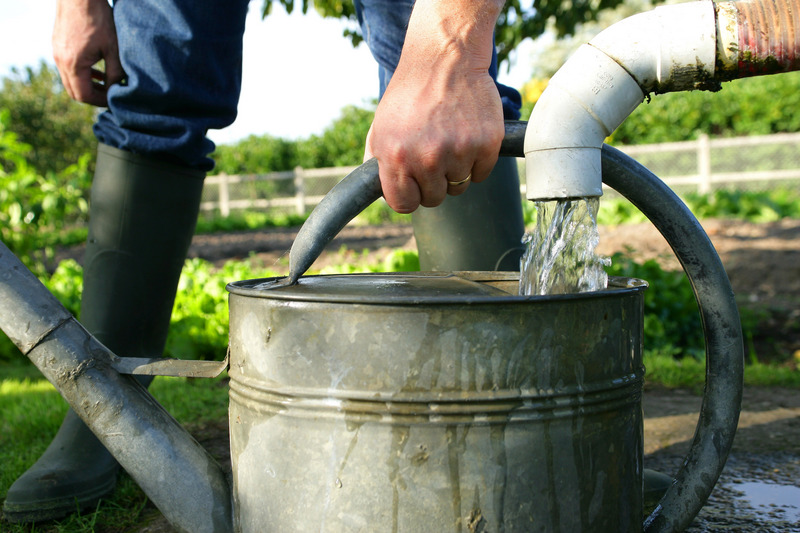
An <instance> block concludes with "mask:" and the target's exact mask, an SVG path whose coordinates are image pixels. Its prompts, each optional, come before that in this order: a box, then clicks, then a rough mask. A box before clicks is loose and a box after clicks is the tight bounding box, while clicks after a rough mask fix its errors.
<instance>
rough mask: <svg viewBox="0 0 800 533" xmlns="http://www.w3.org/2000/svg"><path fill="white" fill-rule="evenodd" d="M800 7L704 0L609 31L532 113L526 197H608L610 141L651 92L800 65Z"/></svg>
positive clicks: (575, 59) (585, 49)
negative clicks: (605, 155) (604, 165)
mask: <svg viewBox="0 0 800 533" xmlns="http://www.w3.org/2000/svg"><path fill="white" fill-rule="evenodd" d="M797 13H800V1H798V0H789V1H787V2H772V1H770V0H754V1H750V0H739V1H730V2H719V3H714V2H712V1H710V0H702V1H699V2H690V3H684V4H674V5H668V6H661V7H658V8H656V9H654V10H652V11H648V12H645V13H641V14H638V15H634V16H632V17H628V18H626V19H624V20H622V21H620V22H618V23H616V24H614V25H612V26H610V27H609V28H607V29H606V30H604V31H603V32H601V33H600V34H599V35H597V37H595V38H594V39H593V40H592V41H590V42H589V43H588V44H585V45H583V46H581V47H580V48H579V49H578V50H577V51H576V52H575V54H574V55H573V56H572V57H570V59H569V60H568V61H567V62H566V63H565V64H564V65H563V66H562V67H561V69H559V71H558V72H557V73H556V74H555V75H554V76H553V78H552V79H551V80H550V82H549V84H548V86H547V88H546V89H545V90H544V92H543V93H542V95H541V97H540V98H539V101H538V102H537V103H536V106H535V107H534V109H533V112H532V113H531V117H530V119H529V124H530V125H529V127H528V130H527V133H526V135H525V148H524V151H525V159H526V172H527V176H526V177H527V197H528V199H529V200H555V199H560V198H577V197H587V196H588V197H591V196H600V195H602V178H601V155H600V154H601V149H602V145H603V141H604V140H605V139H606V137H608V136H609V135H611V133H613V131H614V130H615V129H616V128H617V127H618V126H619V125H620V124H622V122H623V121H624V120H625V119H626V118H627V117H628V115H630V113H631V112H633V110H634V109H636V107H637V106H638V105H639V104H640V103H641V102H642V101H643V100H644V98H645V96H647V95H649V94H651V93H655V94H659V93H665V92H676V91H686V90H695V89H705V90H714V91H716V90H719V89H720V87H721V84H720V82H722V81H728V80H732V79H736V78H742V77H745V76H754V75H760V74H773V73H776V72H788V71H792V70H797V69H798V68H800V37H799V36H798V35H796V32H794V31H793V29H794V28H795V27H796V26H797V23H798V21H797V20H796V18H797ZM767 29H768V31H766V30H767ZM761 30H764V31H761Z"/></svg>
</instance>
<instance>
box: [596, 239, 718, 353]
mask: <svg viewBox="0 0 800 533" xmlns="http://www.w3.org/2000/svg"><path fill="white" fill-rule="evenodd" d="M606 271H607V272H608V274H609V275H610V276H624V277H629V278H640V279H643V280H645V281H647V282H648V283H649V284H650V288H649V289H648V290H647V291H646V292H645V297H644V336H645V348H647V349H648V351H652V352H655V353H660V354H663V355H672V356H682V355H691V356H694V357H696V358H701V357H702V355H703V353H704V344H705V343H704V342H703V334H702V328H701V325H700V315H699V310H698V308H697V301H696V300H695V297H694V292H693V291H692V286H691V284H690V283H689V279H688V278H687V277H686V275H685V274H684V273H683V272H682V271H670V270H663V269H662V268H661V267H660V266H659V264H658V263H657V262H656V261H654V260H652V259H651V260H648V261H645V262H644V263H641V264H639V263H636V262H634V261H633V260H631V259H630V258H629V257H626V256H625V255H623V254H619V253H617V254H614V255H613V256H612V258H611V266H609V267H607V268H606Z"/></svg>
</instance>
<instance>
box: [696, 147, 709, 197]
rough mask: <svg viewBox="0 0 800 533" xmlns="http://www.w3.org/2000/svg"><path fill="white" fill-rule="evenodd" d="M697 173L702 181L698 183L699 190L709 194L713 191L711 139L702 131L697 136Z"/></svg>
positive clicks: (701, 192)
mask: <svg viewBox="0 0 800 533" xmlns="http://www.w3.org/2000/svg"><path fill="white" fill-rule="evenodd" d="M697 173H698V175H699V176H700V182H699V183H698V184H697V192H698V193H700V194H708V193H710V192H711V141H710V140H709V138H708V135H707V134H705V133H701V134H700V136H699V137H698V138H697Z"/></svg>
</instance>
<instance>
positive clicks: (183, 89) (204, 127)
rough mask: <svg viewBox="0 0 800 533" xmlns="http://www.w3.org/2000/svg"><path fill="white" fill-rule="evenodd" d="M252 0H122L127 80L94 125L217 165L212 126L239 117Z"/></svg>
mask: <svg viewBox="0 0 800 533" xmlns="http://www.w3.org/2000/svg"><path fill="white" fill-rule="evenodd" d="M247 4H248V0H232V1H226V2H220V1H219V0H117V1H115V2H114V23H115V25H116V29H117V40H118V42H119V55H120V60H121V61H122V68H123V69H124V70H125V74H126V80H125V81H124V82H123V83H122V84H118V85H113V86H111V87H110V88H109V91H108V110H107V111H104V112H103V113H101V114H100V116H99V117H98V119H97V123H96V124H95V127H94V131H95V135H96V136H97V138H98V140H99V141H100V142H102V143H104V144H108V145H110V146H113V147H114V148H119V149H122V150H126V151H129V152H133V153H138V154H142V155H149V156H154V157H160V158H163V159H166V160H170V161H173V162H177V163H181V164H184V165H187V166H189V167H192V168H197V169H200V170H210V169H211V168H212V167H213V161H212V160H211V159H210V158H208V154H209V153H211V152H212V151H213V150H214V143H212V142H211V141H210V140H209V139H208V138H206V133H207V132H208V130H209V129H211V128H215V129H219V128H224V127H225V126H228V125H230V124H231V123H232V122H233V121H234V119H235V118H236V107H237V105H238V101H239V93H240V90H241V83H242V36H243V35H244V25H245V18H246V16H247Z"/></svg>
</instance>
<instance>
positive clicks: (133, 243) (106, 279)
mask: <svg viewBox="0 0 800 533" xmlns="http://www.w3.org/2000/svg"><path fill="white" fill-rule="evenodd" d="M203 178H204V173H203V172H201V171H196V170H192V169H188V168H185V167H182V166H179V165H175V164H171V163H166V162H163V161H160V160H157V159H154V158H150V157H143V156H139V155H135V154H131V153H129V152H125V151H123V150H117V149H116V148H111V147H109V146H105V145H100V147H99V148H98V153H97V167H96V171H95V176H94V181H93V183H92V196H91V204H90V206H91V210H90V222H89V240H88V243H87V246H86V255H85V260H84V271H83V278H84V287H83V297H82V304H81V323H82V324H83V325H84V326H85V327H86V329H87V330H88V331H89V332H91V333H92V334H93V335H95V336H96V337H97V338H98V339H99V340H100V342H102V343H103V344H105V345H106V346H107V347H108V348H109V349H111V350H112V351H113V352H114V353H116V354H117V355H119V356H121V357H125V356H129V357H154V356H160V355H161V354H162V353H163V350H164V345H165V343H166V338H167V331H168V328H169V321H170V315H171V314H172V306H173V303H174V300H175V292H176V289H177V286H178V279H179V277H180V273H181V268H182V267H183V263H184V261H185V259H186V253H187V251H188V249H189V245H190V244H191V240H192V235H193V234H194V228H195V224H196V223H197V213H198V210H199V206H200V194H201V192H202V189H203ZM143 384H145V385H147V384H149V380H144V383H143ZM118 469H119V466H118V464H117V462H116V460H115V459H114V458H113V457H112V456H111V454H109V453H108V451H106V449H105V447H103V445H102V444H101V443H100V441H99V440H98V439H97V438H96V437H95V436H94V434H93V433H92V432H91V431H90V430H89V429H88V428H87V427H86V425H85V424H84V423H83V422H82V421H81V420H80V418H78V416H77V415H76V414H75V413H74V412H73V411H72V410H70V411H69V412H68V413H67V415H66V417H65V418H64V422H63V423H62V425H61V429H59V430H58V433H57V434H56V436H55V438H54V439H53V442H52V443H51V444H50V446H49V447H48V448H47V450H46V451H45V452H44V454H43V455H42V456H41V458H40V459H39V460H38V461H37V462H36V463H35V464H34V465H33V466H32V467H31V468H30V469H29V470H28V471H27V472H25V473H24V474H23V475H22V476H21V477H20V478H19V479H17V480H16V481H15V482H14V484H13V485H11V488H10V489H9V490H8V494H7V496H6V500H5V503H4V504H3V513H4V515H5V517H6V519H7V520H8V521H9V522H41V521H45V520H53V519H57V518H62V517H64V516H66V515H68V514H71V513H73V512H75V511H77V510H79V509H80V510H83V509H87V508H92V507H95V506H96V505H97V503H98V502H99V500H100V499H101V498H103V497H105V496H107V495H108V494H109V493H111V492H112V491H113V489H114V486H115V484H116V476H117V470H118Z"/></svg>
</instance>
